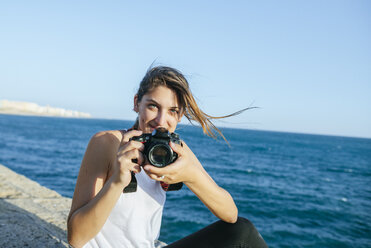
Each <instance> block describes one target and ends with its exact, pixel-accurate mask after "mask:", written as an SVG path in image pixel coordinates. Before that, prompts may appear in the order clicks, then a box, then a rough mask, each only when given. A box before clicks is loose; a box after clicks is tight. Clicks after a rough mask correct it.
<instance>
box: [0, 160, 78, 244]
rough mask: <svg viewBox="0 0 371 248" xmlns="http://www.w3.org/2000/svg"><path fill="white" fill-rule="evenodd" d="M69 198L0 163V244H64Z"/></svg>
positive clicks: (65, 241) (65, 240) (65, 242)
mask: <svg viewBox="0 0 371 248" xmlns="http://www.w3.org/2000/svg"><path fill="white" fill-rule="evenodd" d="M70 206H71V199H70V198H66V197H63V196H61V195H59V194H58V193H57V192H55V191H53V190H50V189H48V188H46V187H43V186H41V185H39V184H38V183H36V182H34V181H32V180H30V179H28V178H26V177H24V176H22V175H19V174H17V173H15V172H14V171H12V170H10V169H8V168H7V167H5V166H3V165H1V164H0V230H1V231H0V247H68V243H67V235H66V229H67V226H66V222H67V216H68V212H69V209H70Z"/></svg>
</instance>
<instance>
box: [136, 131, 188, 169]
mask: <svg viewBox="0 0 371 248" xmlns="http://www.w3.org/2000/svg"><path fill="white" fill-rule="evenodd" d="M130 140H135V141H139V142H142V143H143V144H144V151H143V154H144V155H145V156H146V158H147V159H148V161H149V163H150V164H151V165H153V166H156V167H160V168H161V167H165V166H167V165H169V164H171V163H172V162H174V161H175V160H176V159H177V158H178V154H176V152H174V151H173V149H171V147H170V145H169V143H170V142H174V143H176V144H181V143H180V139H179V135H178V134H176V133H169V131H167V130H166V129H165V128H158V129H156V130H154V131H153V132H152V134H149V133H144V134H142V135H141V136H135V137H133V138H131V139H130Z"/></svg>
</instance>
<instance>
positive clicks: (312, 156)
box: [0, 115, 371, 247]
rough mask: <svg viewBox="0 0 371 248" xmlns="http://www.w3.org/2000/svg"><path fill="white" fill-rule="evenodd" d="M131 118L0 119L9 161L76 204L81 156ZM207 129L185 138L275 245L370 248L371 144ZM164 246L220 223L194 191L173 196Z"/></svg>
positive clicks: (188, 130)
mask: <svg viewBox="0 0 371 248" xmlns="http://www.w3.org/2000/svg"><path fill="white" fill-rule="evenodd" d="M131 125H132V122H131V121H118V120H102V119H64V118H53V117H31V116H28V117H27V116H12V115H0V163H1V164H4V165H6V166H8V167H9V168H11V169H12V170H14V171H16V172H18V173H20V174H23V175H25V176H27V177H29V178H30V179H32V180H35V181H37V182H39V183H40V184H41V185H44V186H46V187H48V188H51V189H53V190H55V191H57V192H59V193H60V194H62V195H63V196H67V197H72V195H73V190H74V186H75V181H76V178H77V174H78V171H79V167H80V163H81V159H82V157H83V154H84V151H85V149H86V146H87V144H88V142H89V139H90V137H91V136H92V135H93V134H95V133H96V132H98V131H102V130H110V129H124V128H129V127H131ZM222 131H223V133H224V135H225V136H226V138H227V139H228V141H229V142H230V147H229V146H228V145H226V144H225V142H223V141H222V140H218V141H215V140H212V139H211V138H209V137H207V136H205V135H203V134H202V132H201V130H200V128H198V127H194V126H180V127H179V129H178V130H177V132H178V133H179V134H180V137H181V138H182V139H183V140H184V141H185V142H186V143H187V144H188V145H189V146H190V148H191V149H192V150H193V152H194V153H195V154H196V155H197V157H198V158H199V160H200V161H201V163H202V164H203V166H204V167H205V169H206V170H207V171H208V172H209V174H210V175H211V176H212V177H213V178H214V179H215V181H216V182H217V183H218V184H219V185H220V186H221V187H223V188H225V189H227V190H228V191H229V192H230V193H231V195H232V196H233V198H234V199H235V202H236V204H237V207H238V209H239V215H240V216H243V217H246V218H248V219H250V220H251V221H252V222H253V223H254V224H255V226H256V227H257V229H258V230H259V231H260V233H261V234H262V236H263V237H264V239H265V240H266V242H267V243H268V245H269V246H270V247H371V186H370V185H371V139H361V138H348V137H335V136H320V135H308V134H294V133H280V132H265V131H251V130H242V129H230V128H225V129H222ZM167 194H168V196H167V202H166V206H165V210H164V216H163V224H162V229H161V235H160V240H163V241H165V242H168V243H170V242H172V241H175V240H177V239H180V238H181V237H184V236H185V235H188V234H190V233H192V232H195V231H197V230H198V229H200V228H202V227H204V226H206V225H208V224H210V223H212V222H214V221H216V220H217V219H216V218H215V217H214V216H213V215H212V214H211V213H210V212H209V211H208V210H207V209H206V207H205V206H204V205H203V204H202V203H201V202H200V201H199V200H198V199H197V197H196V196H194V195H193V193H192V192H191V191H190V190H189V189H187V188H186V187H185V188H184V189H182V190H181V191H177V192H168V193H167Z"/></svg>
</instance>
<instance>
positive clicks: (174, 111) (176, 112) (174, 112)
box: [170, 109, 179, 114]
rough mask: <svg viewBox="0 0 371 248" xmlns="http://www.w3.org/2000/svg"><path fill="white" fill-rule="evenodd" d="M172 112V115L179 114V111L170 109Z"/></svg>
mask: <svg viewBox="0 0 371 248" xmlns="http://www.w3.org/2000/svg"><path fill="white" fill-rule="evenodd" d="M170 112H171V113H172V114H179V111H178V110H176V109H170Z"/></svg>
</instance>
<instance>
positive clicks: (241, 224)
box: [232, 216, 255, 231]
mask: <svg viewBox="0 0 371 248" xmlns="http://www.w3.org/2000/svg"><path fill="white" fill-rule="evenodd" d="M232 225H233V228H236V229H237V230H244V231H248V230H253V229H255V226H254V224H253V223H252V222H251V221H249V220H248V219H246V218H244V217H240V216H239V217H238V218H237V221H236V223H234V224H232Z"/></svg>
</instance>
